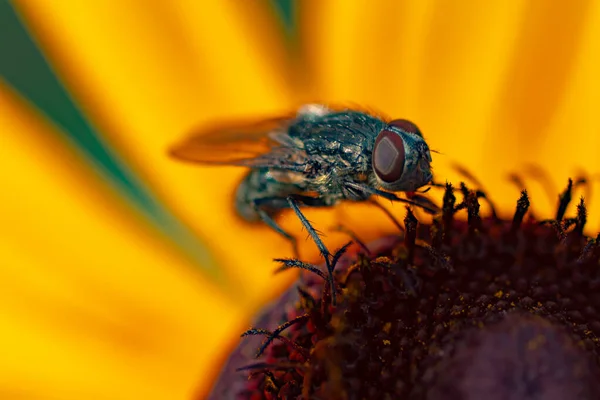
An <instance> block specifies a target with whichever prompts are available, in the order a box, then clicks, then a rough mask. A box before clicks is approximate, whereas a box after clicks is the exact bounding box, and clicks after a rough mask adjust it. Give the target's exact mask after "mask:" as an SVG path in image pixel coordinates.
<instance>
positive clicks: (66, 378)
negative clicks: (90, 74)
mask: <svg viewBox="0 0 600 400" xmlns="http://www.w3.org/2000/svg"><path fill="white" fill-rule="evenodd" d="M0 130H1V131H2V132H3V133H2V146H0V171H1V172H0V177H1V179H0V181H1V182H2V187H3V193H4V194H5V195H4V196H3V197H2V199H1V201H0V204H1V206H0V221H1V223H2V227H3V234H2V241H1V242H2V246H1V247H0V260H2V261H1V267H0V274H2V276H1V279H0V281H1V282H3V283H2V290H0V297H1V298H0V302H1V303H2V304H3V307H2V309H3V312H2V315H1V316H0V348H1V353H2V354H3V356H2V358H1V360H0V376H2V377H3V380H2V382H0V394H1V396H0V397H3V398H61V399H81V398H98V399H133V398H148V399H173V398H181V399H184V398H188V397H189V395H190V394H191V393H192V392H193V391H194V390H195V389H196V386H197V385H198V383H199V381H201V382H200V383H201V384H204V385H205V386H206V384H207V381H209V380H210V379H211V378H212V374H214V372H212V370H209V371H206V370H204V371H205V372H201V371H202V370H203V369H204V368H206V367H207V366H208V365H210V364H211V363H215V362H216V360H217V359H218V358H219V357H220V356H221V354H220V353H221V351H222V346H224V345H225V344H226V342H227V339H228V338H231V337H232V336H237V335H235V332H236V331H238V330H239V329H240V328H241V327H240V321H243V319H242V318H243V317H242V314H241V313H240V309H239V307H238V306H237V305H234V304H231V303H230V302H229V300H228V299H227V298H225V297H224V295H222V294H220V293H219V292H218V291H217V290H215V288H214V287H212V286H211V285H210V284H208V283H207V282H205V281H203V280H202V279H199V278H198V277H197V276H195V274H194V272H195V271H194V269H193V267H192V266H191V265H190V264H189V261H188V260H187V259H186V258H184V257H183V256H182V255H181V254H179V253H178V252H176V251H175V249H174V248H173V247H172V246H170V245H168V244H167V243H165V242H164V241H163V240H161V237H160V235H159V234H158V232H155V231H154V230H153V229H152V228H151V227H150V226H148V224H147V223H146V222H145V220H144V219H143V218H141V216H140V215H138V214H137V212H136V211H135V210H134V209H132V208H130V207H129V206H128V205H127V204H125V203H123V202H122V200H120V198H119V197H117V196H116V195H115V194H114V193H112V191H111V190H110V189H109V188H108V187H107V186H106V185H105V184H103V183H102V181H101V179H100V176H99V175H98V174H97V173H96V172H95V171H93V170H92V169H91V168H90V167H89V166H87V165H86V164H85V163H83V162H82V161H81V160H80V159H79V157H78V156H77V155H76V154H75V153H74V152H73V151H71V150H69V149H68V147H67V145H66V143H63V142H61V141H59V140H58V139H57V137H58V135H57V133H56V132H55V131H54V129H53V128H52V127H51V126H49V125H48V124H46V123H43V122H42V121H41V119H40V116H39V115H37V114H35V113H33V112H31V111H27V110H26V109H25V107H24V106H23V105H22V104H20V102H16V101H15V100H14V97H13V96H12V95H9V93H8V91H7V89H6V88H2V90H0Z"/></svg>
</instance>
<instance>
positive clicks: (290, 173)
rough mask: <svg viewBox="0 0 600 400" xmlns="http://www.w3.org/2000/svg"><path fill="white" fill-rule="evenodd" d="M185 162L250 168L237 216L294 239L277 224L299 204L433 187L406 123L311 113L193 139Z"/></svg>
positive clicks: (424, 153)
mask: <svg viewBox="0 0 600 400" xmlns="http://www.w3.org/2000/svg"><path fill="white" fill-rule="evenodd" d="M172 154H173V155H174V156H175V157H177V158H179V159H183V160H186V161H192V162H198V163H204V164H212V165H237V166H241V167H247V168H249V171H248V174H247V175H246V176H245V177H244V178H243V180H242V182H241V183H240V184H239V186H238V188H237V191H236V195H235V207H236V210H237V212H238V214H239V215H240V216H241V217H242V218H244V219H245V220H247V221H258V220H262V221H264V222H266V223H267V224H268V225H269V226H270V227H271V228H273V229H275V230H276V231H277V232H279V233H280V234H282V235H284V236H285V237H287V238H289V239H291V240H292V236H291V235H289V234H288V233H286V232H285V231H283V230H282V229H281V227H279V226H278V225H277V223H276V222H275V220H274V219H273V217H274V216H275V214H276V213H277V212H278V211H279V210H283V209H285V208H290V207H293V206H292V204H296V203H299V204H301V205H303V206H308V207H329V206H334V205H336V204H337V203H339V202H340V201H343V200H349V201H365V200H367V199H369V198H370V197H371V196H373V195H376V196H381V197H383V198H386V199H389V200H392V201H401V202H405V203H409V204H414V203H412V202H411V201H410V200H405V199H401V198H399V197H398V196H396V195H395V194H394V193H393V192H413V191H415V190H417V189H418V188H420V187H422V186H424V185H426V184H428V183H430V182H431V181H432V174H431V169H430V163H431V161H432V160H431V154H430V152H429V147H428V145H427V143H426V142H425V140H424V138H423V136H422V135H421V132H420V130H419V129H418V128H417V126H416V125H415V124H413V123H412V122H410V121H407V120H404V119H396V120H391V121H390V120H386V119H384V118H382V117H379V116H376V115H372V114H369V113H366V112H362V111H358V110H349V109H346V110H341V111H339V110H333V109H330V108H328V107H326V106H322V105H314V104H313V105H307V106H304V107H302V108H301V109H300V110H299V111H298V112H297V113H296V114H295V115H293V116H289V117H285V118H275V119H271V120H265V121H263V123H259V124H251V125H248V126H237V127H236V126H231V127H229V128H223V129H217V130H215V131H214V132H213V134H208V133H207V134H204V135H198V136H194V137H191V138H189V139H187V140H186V141H184V142H183V143H182V144H180V145H179V146H177V147H175V148H174V149H173V150H172Z"/></svg>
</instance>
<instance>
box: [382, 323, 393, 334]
mask: <svg viewBox="0 0 600 400" xmlns="http://www.w3.org/2000/svg"><path fill="white" fill-rule="evenodd" d="M391 328H392V323H391V322H386V323H385V325H383V328H381V330H382V331H383V332H385V333H390V329H391Z"/></svg>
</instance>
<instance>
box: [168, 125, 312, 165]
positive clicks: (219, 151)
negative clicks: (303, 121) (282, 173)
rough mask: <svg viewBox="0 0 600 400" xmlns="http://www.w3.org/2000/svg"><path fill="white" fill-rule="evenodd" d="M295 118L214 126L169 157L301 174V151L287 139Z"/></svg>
mask: <svg viewBox="0 0 600 400" xmlns="http://www.w3.org/2000/svg"><path fill="white" fill-rule="evenodd" d="M294 120H295V117H294V116H286V117H281V118H273V119H269V120H262V121H259V122H256V121H255V122H250V123H237V124H229V125H221V126H214V127H212V128H208V129H205V130H203V131H202V132H198V133H196V134H193V135H191V136H190V137H188V138H187V139H184V140H183V141H182V142H180V143H178V144H176V145H175V146H173V147H172V148H171V149H170V154H171V156H173V157H175V158H177V159H179V160H183V161H188V162H194V163H200V164H206V165H238V166H245V167H251V168H263V167H264V168H275V169H282V170H290V171H300V170H301V167H302V165H303V156H302V154H301V153H302V151H301V149H298V148H297V147H295V145H294V142H293V139H291V138H290V137H289V136H288V135H287V128H288V127H289V126H290V124H292V123H293V122H294Z"/></svg>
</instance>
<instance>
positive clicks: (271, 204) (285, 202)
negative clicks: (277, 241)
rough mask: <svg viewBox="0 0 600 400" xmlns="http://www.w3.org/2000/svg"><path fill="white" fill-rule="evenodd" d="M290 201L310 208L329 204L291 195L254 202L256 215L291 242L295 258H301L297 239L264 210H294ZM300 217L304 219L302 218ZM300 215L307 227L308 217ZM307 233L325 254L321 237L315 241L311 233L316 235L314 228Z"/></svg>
mask: <svg viewBox="0 0 600 400" xmlns="http://www.w3.org/2000/svg"><path fill="white" fill-rule="evenodd" d="M289 199H293V201H294V202H296V203H297V202H301V203H303V204H304V205H307V206H310V207H325V206H327V205H329V204H328V203H327V202H325V201H324V200H323V199H320V198H317V197H310V196H303V195H290V196H288V197H262V198H258V199H254V200H252V206H253V208H254V210H255V211H256V213H257V214H258V215H259V216H260V217H261V219H262V220H263V221H264V222H265V223H266V224H267V225H268V226H269V227H271V229H273V230H275V231H276V232H277V233H279V234H280V235H281V236H283V237H285V238H286V239H287V240H289V241H290V242H291V243H292V248H293V251H294V257H295V258H300V253H299V251H298V241H297V239H296V238H295V237H294V236H292V235H291V234H290V233H288V232H286V231H285V230H284V229H283V228H282V227H281V226H279V224H278V223H277V222H276V221H275V220H274V219H273V218H272V217H271V216H270V215H269V213H267V212H266V211H265V210H264V208H270V209H276V210H280V209H284V208H292V209H293V208H294V207H292V206H291V203H290V202H289ZM296 208H297V205H296ZM296 214H297V215H298V213H296ZM300 215H301V216H302V217H300ZM300 215H298V217H300V221H301V222H302V224H303V225H304V226H305V227H306V224H305V223H304V221H306V222H307V223H308V220H307V219H306V217H304V214H302V213H300ZM303 219H304V220H303ZM308 225H309V226H310V223H308ZM307 231H308V233H309V234H310V235H311V237H312V238H313V240H314V241H315V243H317V247H319V250H320V251H321V253H323V249H325V250H327V249H326V248H325V246H324V245H323V242H322V241H321V239H320V238H319V236H318V235H317V236H316V238H317V239H315V236H313V234H312V233H311V231H312V232H314V233H315V234H316V231H315V230H314V229H313V228H312V226H311V227H310V230H309V229H308V228H307ZM327 254H329V253H327ZM326 259H327V258H326Z"/></svg>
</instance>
